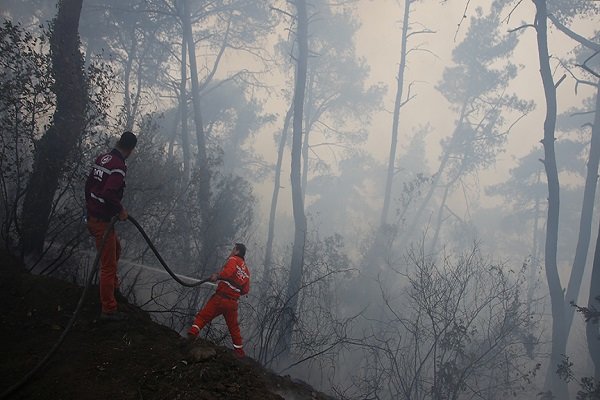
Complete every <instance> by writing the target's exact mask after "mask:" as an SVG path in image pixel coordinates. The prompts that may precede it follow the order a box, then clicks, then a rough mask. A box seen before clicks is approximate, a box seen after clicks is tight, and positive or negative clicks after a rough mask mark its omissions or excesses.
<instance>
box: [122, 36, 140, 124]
mask: <svg viewBox="0 0 600 400" xmlns="http://www.w3.org/2000/svg"><path fill="white" fill-rule="evenodd" d="M131 37H132V40H131V48H130V49H129V51H128V52H127V63H126V64H125V71H124V77H123V83H124V85H125V88H124V94H123V100H124V107H125V130H126V131H131V130H132V129H133V123H134V118H135V117H134V112H133V107H132V104H131V82H130V81H131V72H132V71H133V61H134V59H135V57H136V54H137V46H138V43H137V40H135V25H134V26H132V29H131Z"/></svg>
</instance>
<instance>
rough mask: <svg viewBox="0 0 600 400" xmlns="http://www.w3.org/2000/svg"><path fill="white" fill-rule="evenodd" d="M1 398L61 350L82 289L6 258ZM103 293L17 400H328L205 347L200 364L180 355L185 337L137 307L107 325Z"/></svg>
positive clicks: (1, 272)
mask: <svg viewBox="0 0 600 400" xmlns="http://www.w3.org/2000/svg"><path fill="white" fill-rule="evenodd" d="M0 261H1V267H0V305H1V311H0V354H1V356H0V393H2V392H4V391H5V390H6V389H7V388H8V387H10V386H11V385H13V384H14V383H15V382H17V381H18V380H19V379H21V378H22V377H23V376H24V375H25V374H26V373H27V372H28V371H30V370H31V368H33V367H34V366H35V365H36V364H37V362H38V361H39V360H40V359H41V358H42V357H43V356H44V355H45V354H46V352H47V351H48V350H49V349H50V348H51V347H52V345H53V344H54V343H55V342H56V340H57V338H58V337H59V335H60V334H61V332H62V331H63V329H64V327H65V325H66V324H67V322H68V320H69V318H70V317H71V315H72V313H73V310H74V309H75V306H76V304H77V301H78V299H79V297H80V295H81V292H82V289H81V288H80V287H78V286H75V285H73V284H70V283H68V282H64V281H60V280H56V279H51V278H47V277H40V276H34V275H30V274H27V273H21V272H20V265H19V263H18V262H17V261H16V260H15V259H14V258H12V257H10V256H8V255H6V254H5V253H0ZM98 310H99V305H98V295H97V289H96V290H91V291H90V292H89V293H88V296H87V300H86V302H85V304H84V306H83V308H82V311H81V314H80V317H79V319H78V321H77V323H76V324H75V325H74V327H73V329H72V330H71V331H70V333H69V335H68V336H67V337H66V340H65V342H64V343H63V345H62V346H61V348H60V349H59V350H58V352H57V353H56V354H55V355H54V357H53V358H52V359H51V360H50V361H49V362H48V363H47V364H46V366H45V367H44V368H43V369H42V370H41V372H40V373H38V374H37V375H36V376H34V377H33V379H32V380H31V381H30V382H28V383H27V385H26V386H24V387H23V388H22V389H21V390H19V391H18V392H17V393H16V394H14V395H13V396H12V397H11V398H14V399H78V400H79V399H98V400H100V399H102V400H105V399H113V400H121V399H136V400H139V399H144V400H148V399H181V400H184V399H194V400H198V399H207V400H208V399H247V400H254V399H256V400H259V399H260V400H263V399H265V400H269V399H281V398H282V397H281V396H280V395H284V396H286V397H288V394H289V396H293V398H294V400H299V399H326V398H328V397H327V396H325V395H322V394H320V393H317V392H315V391H313V390H311V389H310V388H309V387H307V386H305V385H298V384H296V383H294V382H292V381H291V380H290V379H288V378H282V377H279V376H277V375H274V374H272V373H270V372H269V371H266V370H265V369H263V368H261V367H260V366H259V365H257V364H256V363H254V362H252V361H251V360H244V361H239V360H237V359H235V358H234V357H233V355H232V353H231V352H230V350H228V349H226V348H224V347H219V346H214V345H213V344H211V343H209V342H201V343H200V344H199V346H197V348H196V349H195V351H196V352H197V353H198V355H199V357H198V358H199V359H201V360H200V361H196V360H192V359H191V357H190V356H189V355H185V356H184V355H182V353H181V352H180V350H179V349H178V339H179V335H178V334H177V333H176V332H174V331H172V330H170V329H168V328H166V327H164V326H161V325H158V324H156V323H154V322H152V321H151V320H150V318H149V316H148V315H147V314H146V313H144V312H143V311H140V310H139V309H136V308H135V307H133V306H129V307H128V313H129V315H130V319H129V320H128V321H125V322H103V321H99V320H98V319H97V316H98Z"/></svg>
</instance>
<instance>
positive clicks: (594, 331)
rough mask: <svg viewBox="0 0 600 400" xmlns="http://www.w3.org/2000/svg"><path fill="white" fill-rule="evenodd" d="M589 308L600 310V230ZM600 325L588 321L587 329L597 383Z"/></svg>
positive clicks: (598, 375) (599, 369) (599, 378)
mask: <svg viewBox="0 0 600 400" xmlns="http://www.w3.org/2000/svg"><path fill="white" fill-rule="evenodd" d="M588 308H589V309H594V308H595V309H596V310H600V229H599V231H598V238H597V239H596V251H595V253H594V264H593V267H592V278H591V284H590V295H589V299H588ZM599 328H600V324H599V323H594V321H588V322H587V324H586V327H585V330H586V331H585V333H586V337H587V345H588V350H589V352H590V356H591V358H592V362H593V363H594V377H595V379H596V382H598V381H600V329H599Z"/></svg>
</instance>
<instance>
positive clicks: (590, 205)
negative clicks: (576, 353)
mask: <svg viewBox="0 0 600 400" xmlns="http://www.w3.org/2000/svg"><path fill="white" fill-rule="evenodd" d="M599 162H600V83H599V85H598V88H597V91H596V114H595V117H594V125H593V126H592V139H591V143H590V155H589V158H588V164H587V175H586V178H585V187H584V189H583V205H582V206H581V218H580V220H579V237H578V238H577V248H576V250H575V259H574V261H573V269H571V276H570V278H569V285H568V287H567V293H566V295H565V307H566V312H567V316H566V325H565V326H566V335H567V338H568V336H569V332H570V329H571V325H572V323H573V316H574V314H575V308H574V307H572V306H571V302H573V303H577V297H578V296H579V290H580V289H581V280H582V279H583V272H584V270H585V264H586V261H587V253H588V250H589V248H590V240H591V232H592V216H593V213H594V197H595V196H596V186H597V183H598V164H599Z"/></svg>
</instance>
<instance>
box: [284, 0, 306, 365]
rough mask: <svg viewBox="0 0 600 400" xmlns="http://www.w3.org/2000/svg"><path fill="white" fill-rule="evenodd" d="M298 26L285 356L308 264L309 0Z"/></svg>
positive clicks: (299, 5) (299, 3) (299, 6)
mask: <svg viewBox="0 0 600 400" xmlns="http://www.w3.org/2000/svg"><path fill="white" fill-rule="evenodd" d="M295 4H296V10H297V21H298V27H297V32H296V36H297V38H296V41H297V43H298V56H297V67H296V68H297V69H296V71H297V73H296V84H295V88H294V121H293V133H292V165H291V183H292V205H293V212H294V245H293V248H292V262H291V265H290V275H289V279H288V285H287V302H286V306H285V308H284V310H283V318H282V319H281V321H282V325H281V328H282V329H281V330H280V332H281V333H282V338H281V340H280V346H281V354H282V355H283V357H284V358H286V357H288V356H289V354H290V350H291V346H292V333H293V331H294V325H295V314H296V308H297V305H298V291H299V290H300V285H301V282H302V269H303V266H304V244H305V240H306V216H305V215H304V202H303V201H302V185H301V182H302V181H301V180H302V176H301V175H302V160H301V159H302V122H303V118H302V115H303V111H304V94H305V90H306V72H307V65H308V14H307V10H306V0H296V2H295Z"/></svg>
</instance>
